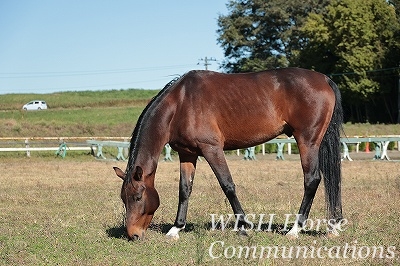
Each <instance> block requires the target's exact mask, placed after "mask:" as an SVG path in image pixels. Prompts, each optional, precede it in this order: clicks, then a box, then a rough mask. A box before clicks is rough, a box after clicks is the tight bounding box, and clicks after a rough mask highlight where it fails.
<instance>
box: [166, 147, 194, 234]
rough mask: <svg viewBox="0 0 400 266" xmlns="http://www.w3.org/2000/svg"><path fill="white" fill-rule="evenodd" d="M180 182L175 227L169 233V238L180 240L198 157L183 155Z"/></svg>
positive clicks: (181, 156) (180, 156) (181, 157)
mask: <svg viewBox="0 0 400 266" xmlns="http://www.w3.org/2000/svg"><path fill="white" fill-rule="evenodd" d="M179 159H180V180H179V203H178V211H177V214H176V218H175V223H174V226H173V227H172V228H171V229H170V230H169V231H168V233H167V237H170V238H174V239H178V238H179V234H178V233H179V231H180V230H182V229H184V228H185V225H186V215H187V210H188V205H189V197H190V194H191V193H192V187H193V179H194V173H195V170H196V162H197V156H194V155H181V154H179Z"/></svg>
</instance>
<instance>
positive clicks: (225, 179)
mask: <svg viewBox="0 0 400 266" xmlns="http://www.w3.org/2000/svg"><path fill="white" fill-rule="evenodd" d="M202 152H203V155H204V158H205V159H206V160H207V162H208V164H209V165H210V167H211V169H212V170H213V172H214V174H215V176H216V177H217V179H218V182H219V184H220V186H221V188H222V191H223V192H224V193H225V196H226V197H227V198H228V200H229V203H230V204H231V207H232V210H233V213H234V214H235V217H237V218H236V219H237V225H238V228H237V229H238V234H239V235H242V236H247V233H246V231H245V230H244V228H245V227H246V225H247V222H246V221H245V219H244V217H245V214H244V211H243V209H242V206H241V205H240V202H239V199H238V197H237V195H236V188H235V183H234V182H233V179H232V175H231V173H230V171H229V168H228V164H227V163H226V159H225V154H224V152H223V150H222V148H218V147H215V146H211V145H205V146H204V147H202Z"/></svg>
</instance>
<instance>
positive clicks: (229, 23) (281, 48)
mask: <svg viewBox="0 0 400 266" xmlns="http://www.w3.org/2000/svg"><path fill="white" fill-rule="evenodd" d="M328 2H329V1H328V0H319V1H315V0H304V1H297V0H270V1H265V0H230V1H229V3H228V4H227V7H228V10H229V14H228V15H226V16H223V15H220V16H219V18H218V26H219V29H218V31H217V33H218V34H219V38H218V42H219V44H220V45H221V46H222V47H223V49H224V50H225V56H226V60H225V61H224V63H223V65H222V66H223V68H224V69H225V70H226V71H228V72H249V71H257V70H263V69H267V68H273V67H285V66H288V65H290V61H291V58H292V57H293V56H296V54H292V51H295V50H298V47H299V46H301V43H300V40H299V39H298V34H297V32H298V30H299V29H300V28H301V26H302V25H303V23H304V21H305V19H306V17H307V15H308V14H309V13H310V12H316V13H318V12H319V11H321V10H323V7H324V6H326V5H327V3H328Z"/></svg>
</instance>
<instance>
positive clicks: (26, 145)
mask: <svg viewBox="0 0 400 266" xmlns="http://www.w3.org/2000/svg"><path fill="white" fill-rule="evenodd" d="M25 148H26V149H27V150H26V156H27V157H31V151H30V150H29V140H28V139H25Z"/></svg>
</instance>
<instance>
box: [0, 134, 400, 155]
mask: <svg viewBox="0 0 400 266" xmlns="http://www.w3.org/2000/svg"><path fill="white" fill-rule="evenodd" d="M128 140H129V138H127V137H31V138H12V137H8V138H7V137H6V138H0V152H26V154H27V156H30V152H31V151H56V154H57V155H60V156H62V157H65V155H66V152H67V150H68V151H91V152H92V154H94V155H95V156H96V158H98V159H105V158H106V157H105V156H104V154H103V147H106V146H107V147H115V148H117V149H118V154H117V156H116V159H117V160H126V159H125V156H124V154H126V153H127V149H128V148H129V145H130V143H129V142H128ZM390 142H395V143H396V144H397V150H398V151H400V135H394V136H393V135H391V136H374V137H372V136H371V137H345V138H341V143H342V145H343V157H342V158H343V159H347V160H349V161H352V158H351V157H350V152H349V147H348V145H351V144H353V145H356V152H359V145H360V144H361V143H375V154H374V157H373V159H381V160H384V159H386V160H390V158H389V156H388V153H387V152H388V147H389V143H390ZM295 143H296V141H295V139H294V138H275V139H272V140H270V141H268V142H266V143H264V144H261V154H262V155H265V153H266V150H265V145H266V144H276V145H277V148H278V149H277V156H276V158H277V159H282V160H284V154H283V153H284V147H285V145H287V149H286V151H287V153H288V154H291V150H292V149H291V145H292V144H295ZM16 146H17V147H16ZM21 146H22V147H21ZM56 146H57V147H56ZM95 151H96V152H95ZM170 151H171V150H170V149H169V148H168V147H166V149H165V152H166V153H170ZM254 152H255V148H254V147H250V148H248V149H246V150H245V158H247V159H255V154H254ZM237 154H238V155H240V151H239V150H237ZM166 157H168V158H170V154H166Z"/></svg>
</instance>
